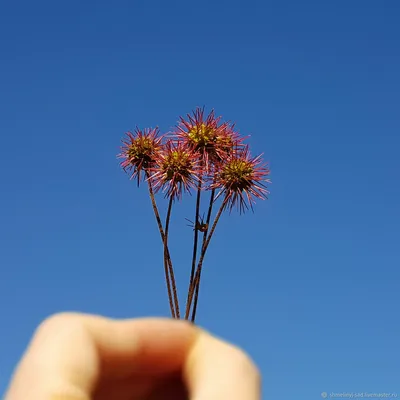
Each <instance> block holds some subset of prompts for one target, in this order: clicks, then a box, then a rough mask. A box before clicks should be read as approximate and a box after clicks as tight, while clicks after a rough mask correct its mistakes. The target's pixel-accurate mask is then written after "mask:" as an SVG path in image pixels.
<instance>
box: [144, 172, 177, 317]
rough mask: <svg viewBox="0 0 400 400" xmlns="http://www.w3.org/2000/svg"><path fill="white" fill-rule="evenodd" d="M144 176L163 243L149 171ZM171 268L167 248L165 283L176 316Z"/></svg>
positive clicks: (162, 231)
mask: <svg viewBox="0 0 400 400" xmlns="http://www.w3.org/2000/svg"><path fill="white" fill-rule="evenodd" d="M146 177H147V183H148V187H149V194H150V200H151V204H152V206H153V211H154V215H155V217H156V221H157V225H158V230H159V231H160V235H161V240H162V242H163V244H164V229H163V226H162V222H161V218H160V213H159V212H158V208H157V203H156V199H155V197H154V192H153V186H152V184H151V181H150V180H149V179H148V178H149V173H148V172H146ZM166 258H167V259H168V260H167V261H168V265H167V263H166V262H165V261H166ZM172 269H173V268H172V261H171V256H170V254H169V250H168V248H167V251H166V257H164V270H165V281H166V284H167V291H168V300H169V306H170V309H171V315H172V318H176V314H175V307H174V303H173V298H172V290H171V278H170V271H171V270H172Z"/></svg>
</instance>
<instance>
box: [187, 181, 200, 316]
mask: <svg viewBox="0 0 400 400" xmlns="http://www.w3.org/2000/svg"><path fill="white" fill-rule="evenodd" d="M201 184H202V182H201V179H200V180H199V183H198V185H197V197H196V214H195V219H194V239H193V257H192V270H191V271H190V280H189V289H188V297H187V301H186V311H185V319H189V314H190V304H189V298H190V297H192V296H193V291H194V281H193V280H194V273H195V269H196V261H197V245H198V240H199V230H198V229H197V222H198V221H199V218H200V198H201Z"/></svg>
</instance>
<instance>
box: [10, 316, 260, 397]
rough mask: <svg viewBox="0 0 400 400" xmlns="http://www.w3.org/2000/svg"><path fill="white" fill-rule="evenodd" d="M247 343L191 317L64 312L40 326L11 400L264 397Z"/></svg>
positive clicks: (12, 388) (12, 385) (18, 373)
mask: <svg viewBox="0 0 400 400" xmlns="http://www.w3.org/2000/svg"><path fill="white" fill-rule="evenodd" d="M260 392H261V379H260V375H259V373H258V370H257V368H256V366H255V365H254V363H253V362H252V361H251V359H250V358H249V357H248V356H247V355H246V354H245V353H244V352H243V351H242V350H240V349H239V348H237V347H235V346H233V345H231V344H228V343H226V342H225V341H223V340H220V339H217V338H216V337H214V336H212V335H211V334H209V333H207V332H205V331H204V330H202V329H200V328H198V327H196V326H194V325H193V324H190V323H188V322H185V321H177V320H172V319H158V318H140V319H129V320H111V319H108V318H104V317H100V316H95V315H86V314H77V313H62V314H56V315H54V316H52V317H50V318H48V319H46V320H45V321H44V322H43V323H42V324H41V325H40V326H39V327H38V328H37V330H36V333H35V334H34V336H33V338H32V341H31V343H30V344H29V346H28V348H27V350H26V352H25V354H24V356H23V357H22V359H21V361H20V363H19V365H18V366H17V368H16V370H15V373H14V375H13V378H12V380H11V382H10V386H9V390H8V392H7V394H6V396H5V400H27V399H30V400H89V399H90V400H93V399H94V400H108V399H112V400H139V399H140V400H161V399H163V400H165V399H174V400H185V399H191V400H214V399H215V400H220V399H230V400H259V399H260V397H261V394H260Z"/></svg>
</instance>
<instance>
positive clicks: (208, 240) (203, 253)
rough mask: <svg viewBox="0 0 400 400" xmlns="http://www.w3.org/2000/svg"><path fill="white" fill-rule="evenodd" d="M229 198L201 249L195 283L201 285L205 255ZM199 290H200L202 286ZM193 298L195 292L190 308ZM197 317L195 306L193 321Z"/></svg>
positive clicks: (220, 210) (218, 213) (190, 301)
mask: <svg viewBox="0 0 400 400" xmlns="http://www.w3.org/2000/svg"><path fill="white" fill-rule="evenodd" d="M227 200H228V198H227V196H225V199H224V201H223V202H222V204H221V207H220V208H219V210H218V212H217V215H216V216H215V219H214V223H213V226H212V228H211V231H210V234H209V235H208V237H207V240H206V242H205V243H204V246H203V248H202V250H201V255H200V259H199V263H198V264H197V270H196V275H195V278H194V285H200V277H201V270H202V267H203V260H204V256H205V255H206V251H207V248H208V245H209V244H210V240H211V238H212V235H213V234H214V232H215V228H216V227H217V224H218V221H219V218H220V217H221V215H222V212H223V211H224V209H225V205H226V203H227ZM198 290H200V288H199V289H198ZM192 300H193V293H191V296H190V299H189V308H190V306H191V305H192V304H191V303H192ZM195 319H196V308H193V312H192V318H191V321H192V322H194V321H195Z"/></svg>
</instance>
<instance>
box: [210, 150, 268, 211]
mask: <svg viewBox="0 0 400 400" xmlns="http://www.w3.org/2000/svg"><path fill="white" fill-rule="evenodd" d="M261 156H262V155H260V156H258V157H254V158H252V157H251V156H250V152H249V148H248V146H245V147H239V148H236V149H235V151H233V152H232V153H231V154H230V155H229V156H228V157H227V159H226V160H225V161H224V162H222V163H221V164H220V166H219V169H218V170H217V172H216V174H215V181H214V183H213V184H211V185H210V188H211V189H219V190H220V191H219V193H218V194H217V196H216V198H218V197H220V196H221V195H224V203H225V207H227V208H229V209H230V210H232V208H233V207H234V206H237V207H238V208H239V211H240V213H242V212H244V211H245V210H246V209H248V208H249V207H250V208H251V209H252V210H253V204H254V203H255V198H258V199H262V200H264V199H266V198H267V195H268V193H269V192H268V190H267V188H266V186H265V184H264V183H263V182H266V183H267V182H270V181H269V179H266V177H267V176H268V175H269V172H270V171H269V169H268V167H267V165H266V164H265V163H263V161H262V159H261Z"/></svg>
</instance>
